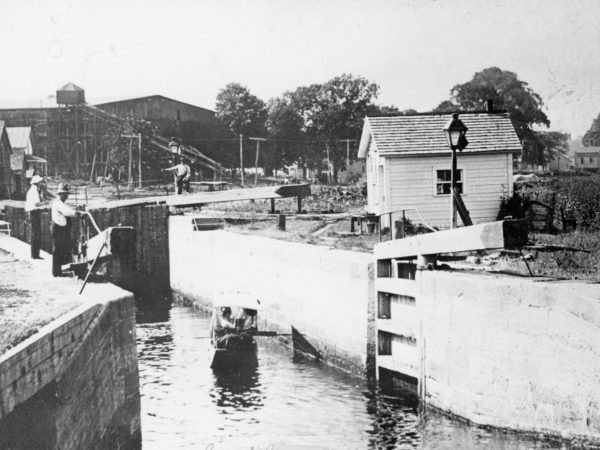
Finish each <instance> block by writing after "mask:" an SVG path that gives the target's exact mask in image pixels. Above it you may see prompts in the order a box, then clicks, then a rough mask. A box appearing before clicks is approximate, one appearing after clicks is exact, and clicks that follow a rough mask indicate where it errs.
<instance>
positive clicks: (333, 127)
mask: <svg viewBox="0 0 600 450" xmlns="http://www.w3.org/2000/svg"><path fill="white" fill-rule="evenodd" d="M378 91H379V86H378V85H377V84H375V83H371V82H370V81H369V80H367V79H366V78H363V77H355V76H353V75H351V74H342V75H340V76H338V77H335V78H333V79H331V80H329V81H327V82H326V83H324V84H322V85H319V84H313V85H310V86H307V87H299V88H298V89H296V90H295V91H294V92H291V93H287V94H286V95H288V96H289V98H290V104H291V106H292V107H293V108H294V109H295V110H296V112H297V114H298V116H299V117H301V118H302V121H303V126H302V133H303V134H304V136H305V137H306V138H308V139H313V140H315V141H322V143H320V144H318V145H317V143H316V142H315V143H314V144H313V145H308V146H307V147H306V148H305V149H304V151H305V154H306V165H307V166H309V167H310V166H311V165H312V166H314V167H315V168H316V169H317V171H319V172H320V171H321V168H322V167H321V166H322V161H323V157H324V156H325V157H327V159H328V160H329V162H330V164H331V166H332V167H331V168H332V170H333V175H334V179H335V178H337V169H338V168H340V167H342V166H343V165H344V163H345V160H346V146H345V144H341V143H340V141H343V140H346V139H356V138H357V137H358V136H360V133H361V131H362V126H363V120H364V117H365V116H366V115H367V114H368V113H369V111H372V110H373V100H374V99H375V98H377V94H378Z"/></svg>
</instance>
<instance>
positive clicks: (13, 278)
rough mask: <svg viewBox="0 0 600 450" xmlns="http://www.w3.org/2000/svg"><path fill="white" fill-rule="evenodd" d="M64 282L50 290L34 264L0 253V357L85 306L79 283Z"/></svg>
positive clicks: (0, 251)
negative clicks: (45, 326) (79, 294)
mask: <svg viewBox="0 0 600 450" xmlns="http://www.w3.org/2000/svg"><path fill="white" fill-rule="evenodd" d="M61 281H64V282H61V283H54V284H53V285H52V288H51V289H50V288H49V287H48V278H47V277H46V276H40V274H38V273H37V272H36V269H35V268H34V267H32V264H30V263H29V262H28V261H23V260H17V259H15V257H14V256H13V255H12V254H10V253H7V252H5V251H3V250H0V354H2V353H4V352H5V351H6V350H8V349H10V348H12V347H14V346H15V345H16V344H18V343H19V342H21V341H23V340H25V339H27V338H28V337H29V336H31V335H32V334H35V333H36V332H37V331H38V330H39V328H41V327H42V326H44V325H46V324H48V323H50V322H51V321H52V320H54V319H56V318H58V317H60V316H62V315H63V314H65V313H66V312H68V311H70V310H72V309H74V308H76V307H77V306H79V305H80V304H82V303H83V301H82V300H81V299H78V298H77V297H76V296H75V295H73V292H75V293H76V292H77V290H75V289H76V287H77V286H76V284H75V283H76V281H75V280H71V279H66V278H61Z"/></svg>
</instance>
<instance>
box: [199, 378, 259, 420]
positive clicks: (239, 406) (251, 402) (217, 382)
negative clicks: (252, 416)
mask: <svg viewBox="0 0 600 450" xmlns="http://www.w3.org/2000/svg"><path fill="white" fill-rule="evenodd" d="M210 397H211V399H212V400H213V401H214V403H215V404H216V405H217V406H219V407H220V408H222V411H223V413H224V414H227V413H228V412H229V411H230V410H235V411H240V410H256V409H258V408H260V407H261V406H263V398H264V395H263V393H262V390H261V385H260V383H259V375H258V369H257V368H256V367H249V368H241V369H240V370H238V371H236V372H214V387H213V389H212V390H211V392H210Z"/></svg>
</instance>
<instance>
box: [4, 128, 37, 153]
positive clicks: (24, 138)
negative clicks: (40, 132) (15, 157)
mask: <svg viewBox="0 0 600 450" xmlns="http://www.w3.org/2000/svg"><path fill="white" fill-rule="evenodd" d="M6 132H7V133H8V140H9V141H10V146H11V147H12V148H13V149H15V148H28V147H29V136H30V135H31V127H6Z"/></svg>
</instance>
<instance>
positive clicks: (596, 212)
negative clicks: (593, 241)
mask: <svg viewBox="0 0 600 450" xmlns="http://www.w3.org/2000/svg"><path fill="white" fill-rule="evenodd" d="M556 181H557V182H556V184H557V189H556V207H557V208H559V209H560V210H562V211H563V213H564V215H565V217H567V218H574V219H576V220H577V226H579V227H584V228H587V229H590V230H600V176H599V175H592V176H588V177H571V178H563V179H559V180H556Z"/></svg>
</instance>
